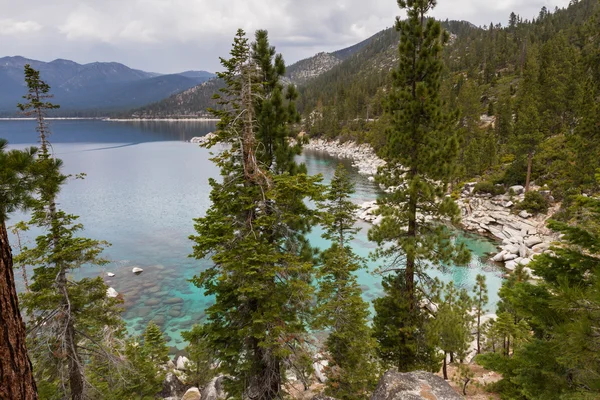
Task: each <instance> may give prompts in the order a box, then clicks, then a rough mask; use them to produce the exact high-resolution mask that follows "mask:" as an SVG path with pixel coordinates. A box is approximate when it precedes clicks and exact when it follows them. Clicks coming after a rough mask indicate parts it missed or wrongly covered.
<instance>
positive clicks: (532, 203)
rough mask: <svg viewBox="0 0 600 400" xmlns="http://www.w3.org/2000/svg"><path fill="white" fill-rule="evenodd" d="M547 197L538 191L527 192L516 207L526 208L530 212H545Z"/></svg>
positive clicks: (519, 208) (546, 209)
mask: <svg viewBox="0 0 600 400" xmlns="http://www.w3.org/2000/svg"><path fill="white" fill-rule="evenodd" d="M548 206H549V204H548V199H546V197H544V195H543V194H541V193H540V192H527V193H525V199H524V200H523V201H522V202H520V203H519V204H517V206H516V209H518V210H526V211H527V212H530V213H532V214H536V213H545V212H546V211H548Z"/></svg>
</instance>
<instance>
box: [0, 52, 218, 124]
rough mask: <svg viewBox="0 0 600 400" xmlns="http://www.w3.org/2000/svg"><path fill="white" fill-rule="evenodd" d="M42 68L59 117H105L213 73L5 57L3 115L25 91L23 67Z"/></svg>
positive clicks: (0, 81)
mask: <svg viewBox="0 0 600 400" xmlns="http://www.w3.org/2000/svg"><path fill="white" fill-rule="evenodd" d="M25 64H30V65H31V66H32V67H33V68H35V69H37V70H39V71H40V74H41V77H42V79H44V80H45V81H46V82H47V83H48V84H49V85H50V86H51V88H52V93H53V94H54V100H53V101H54V102H55V103H57V104H60V105H61V108H60V110H58V111H57V112H56V113H54V115H102V114H106V113H107V112H111V111H119V110H121V111H122V110H125V109H131V108H133V107H139V106H142V105H144V104H148V103H152V102H155V101H158V100H160V99H163V98H165V97H168V96H170V95H172V94H175V93H178V92H181V91H184V90H186V89H189V88H191V87H194V86H196V85H198V84H199V83H202V82H205V81H207V80H209V79H210V78H212V77H214V74H211V73H209V72H206V71H186V72H182V73H179V74H168V75H162V74H157V73H152V72H145V71H141V70H136V69H132V68H129V67H127V66H126V65H123V64H120V63H116V62H93V63H89V64H78V63H76V62H74V61H70V60H64V59H57V60H54V61H51V62H42V61H37V60H31V59H27V58H24V57H20V56H16V57H3V58H0V87H1V88H2V91H1V92H0V115H14V114H15V109H16V103H17V102H19V100H20V99H21V96H23V95H24V94H25V91H26V88H25V82H24V79H23V66H24V65H25Z"/></svg>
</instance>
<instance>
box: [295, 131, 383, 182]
mask: <svg viewBox="0 0 600 400" xmlns="http://www.w3.org/2000/svg"><path fill="white" fill-rule="evenodd" d="M304 148H305V149H307V150H316V151H322V152H324V153H327V154H329V155H331V156H334V157H338V158H348V159H350V160H352V161H353V162H352V165H353V166H354V167H356V168H358V173H359V174H361V175H371V176H373V175H376V174H377V169H378V168H379V167H380V166H383V165H385V161H383V160H382V159H381V158H379V157H377V155H376V154H375V151H373V148H372V147H371V146H370V145H368V144H366V143H365V144H356V143H355V142H351V141H348V142H344V143H340V141H339V140H331V141H329V140H323V139H312V140H311V141H310V142H309V143H308V144H306V145H304Z"/></svg>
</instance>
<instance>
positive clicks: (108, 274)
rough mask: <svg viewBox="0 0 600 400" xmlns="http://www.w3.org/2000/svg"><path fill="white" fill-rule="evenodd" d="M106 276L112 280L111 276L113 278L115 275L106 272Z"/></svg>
mask: <svg viewBox="0 0 600 400" xmlns="http://www.w3.org/2000/svg"><path fill="white" fill-rule="evenodd" d="M106 275H107V276H109V277H111V278H112V277H113V276H115V274H113V273H112V272H107V273H106Z"/></svg>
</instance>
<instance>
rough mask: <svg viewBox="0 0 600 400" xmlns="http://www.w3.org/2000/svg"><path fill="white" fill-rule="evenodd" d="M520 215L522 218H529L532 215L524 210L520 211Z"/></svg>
mask: <svg viewBox="0 0 600 400" xmlns="http://www.w3.org/2000/svg"><path fill="white" fill-rule="evenodd" d="M519 217H521V218H529V217H531V214H529V213H528V212H527V211H525V210H523V211H521V212H520V213H519Z"/></svg>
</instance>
